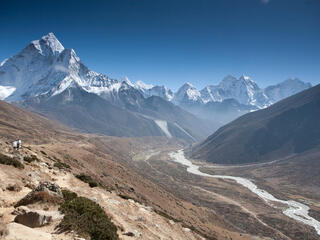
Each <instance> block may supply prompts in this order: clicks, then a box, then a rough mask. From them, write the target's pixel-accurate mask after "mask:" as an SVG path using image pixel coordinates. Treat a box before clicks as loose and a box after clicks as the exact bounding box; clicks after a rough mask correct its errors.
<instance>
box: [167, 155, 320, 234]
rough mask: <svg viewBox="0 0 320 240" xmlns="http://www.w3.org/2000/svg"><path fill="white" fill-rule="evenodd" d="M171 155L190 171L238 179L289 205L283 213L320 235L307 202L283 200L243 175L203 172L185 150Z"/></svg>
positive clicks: (269, 200) (267, 198)
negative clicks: (187, 157) (185, 153)
mask: <svg viewBox="0 0 320 240" xmlns="http://www.w3.org/2000/svg"><path fill="white" fill-rule="evenodd" d="M169 156H170V157H171V158H172V159H173V161H175V162H178V163H180V164H182V165H185V166H187V167H188V168H187V171H188V172H190V173H193V174H195V175H199V176H204V177H214V178H221V179H230V180H234V181H236V182H237V183H238V184H240V185H242V186H244V187H246V188H248V189H249V190H250V191H251V192H253V193H254V194H256V195H258V196H259V197H261V198H262V199H263V200H264V201H266V202H267V203H268V204H270V205H271V206H273V205H272V202H278V203H282V204H285V205H287V206H288V208H287V209H285V210H283V214H285V215H286V216H288V217H290V218H292V219H294V220H296V221H299V222H302V223H304V224H307V225H309V226H311V227H314V228H315V230H316V231H317V233H318V235H320V222H319V221H317V220H316V219H314V218H313V217H311V216H309V209H310V208H309V207H308V206H307V205H305V204H302V203H299V202H296V201H293V200H289V201H285V200H281V199H278V198H276V197H274V196H273V195H271V194H270V193H268V192H267V191H265V190H263V189H260V188H258V187H257V185H255V184H254V183H253V182H252V181H250V180H249V179H246V178H242V177H233V176H224V175H211V174H207V173H203V172H201V171H200V170H199V166H197V165H194V164H193V163H192V162H191V161H189V160H188V159H186V157H185V156H184V152H183V150H179V151H177V152H171V153H170V154H169Z"/></svg>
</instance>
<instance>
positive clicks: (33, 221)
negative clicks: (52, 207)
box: [14, 211, 52, 228]
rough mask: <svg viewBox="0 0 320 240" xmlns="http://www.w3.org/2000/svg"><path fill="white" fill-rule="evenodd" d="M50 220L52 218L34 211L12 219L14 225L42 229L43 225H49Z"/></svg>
mask: <svg viewBox="0 0 320 240" xmlns="http://www.w3.org/2000/svg"><path fill="white" fill-rule="evenodd" d="M51 220H52V216H48V215H45V214H41V213H39V212H34V211H30V212H26V213H24V214H20V215H17V216H16V217H15V219H14V221H15V222H16V223H20V224H22V225H25V226H27V227H31V228H35V227H42V226H44V225H47V224H49V223H50V222H51Z"/></svg>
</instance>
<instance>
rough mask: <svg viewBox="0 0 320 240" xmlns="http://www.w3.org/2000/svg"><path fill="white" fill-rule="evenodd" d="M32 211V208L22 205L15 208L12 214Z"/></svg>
mask: <svg viewBox="0 0 320 240" xmlns="http://www.w3.org/2000/svg"><path fill="white" fill-rule="evenodd" d="M28 212H30V209H29V208H28V207H26V206H20V207H17V208H16V209H14V210H13V212H12V213H11V214H12V215H22V214H26V213H28Z"/></svg>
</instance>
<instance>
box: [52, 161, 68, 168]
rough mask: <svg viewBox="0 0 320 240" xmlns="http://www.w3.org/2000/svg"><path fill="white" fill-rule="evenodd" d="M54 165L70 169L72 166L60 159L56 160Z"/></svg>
mask: <svg viewBox="0 0 320 240" xmlns="http://www.w3.org/2000/svg"><path fill="white" fill-rule="evenodd" d="M53 166H54V167H57V168H59V169H60V170H61V169H70V168H71V167H70V165H68V164H66V163H63V162H60V161H59V162H55V163H54V164H53Z"/></svg>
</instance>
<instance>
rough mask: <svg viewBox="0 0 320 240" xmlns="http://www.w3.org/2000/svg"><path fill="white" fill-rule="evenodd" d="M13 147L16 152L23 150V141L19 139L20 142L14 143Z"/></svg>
mask: <svg viewBox="0 0 320 240" xmlns="http://www.w3.org/2000/svg"><path fill="white" fill-rule="evenodd" d="M12 147H13V149H14V150H18V149H19V148H21V147H22V142H21V140H20V139H19V140H16V141H13V142H12Z"/></svg>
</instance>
